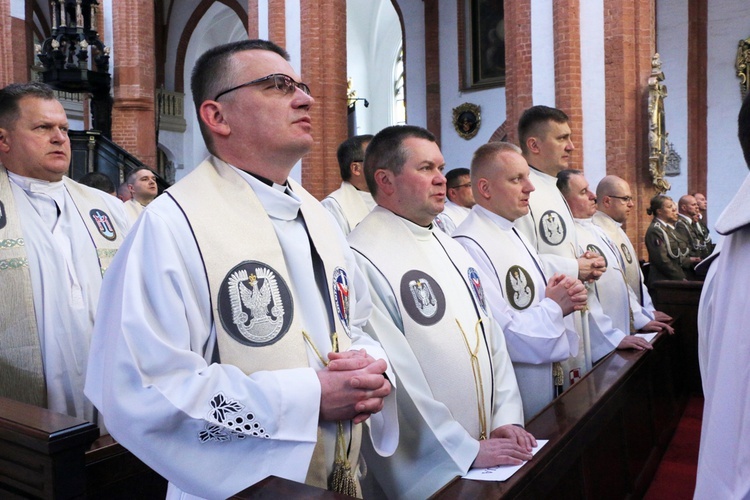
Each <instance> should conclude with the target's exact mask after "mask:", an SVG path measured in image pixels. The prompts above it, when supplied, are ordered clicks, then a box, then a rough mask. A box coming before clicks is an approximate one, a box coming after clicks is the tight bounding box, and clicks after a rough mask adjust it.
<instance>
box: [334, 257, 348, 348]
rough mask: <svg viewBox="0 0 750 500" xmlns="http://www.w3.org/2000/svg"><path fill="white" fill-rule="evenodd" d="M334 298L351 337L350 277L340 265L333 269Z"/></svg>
mask: <svg viewBox="0 0 750 500" xmlns="http://www.w3.org/2000/svg"><path fill="white" fill-rule="evenodd" d="M333 298H334V302H335V303H336V313H337V314H338V315H339V319H340V320H341V325H342V326H343V327H344V331H345V332H346V335H347V336H349V337H350V338H351V336H352V334H351V329H350V328H349V277H348V276H347V275H346V271H344V270H343V269H342V268H340V267H337V268H336V269H334V270H333Z"/></svg>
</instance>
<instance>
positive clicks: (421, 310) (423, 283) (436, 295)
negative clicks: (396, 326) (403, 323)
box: [400, 270, 445, 326]
mask: <svg viewBox="0 0 750 500" xmlns="http://www.w3.org/2000/svg"><path fill="white" fill-rule="evenodd" d="M400 291H401V302H402V303H403V304H404V309H406V312H407V313H408V314H409V317H411V319H413V320H414V321H416V322H417V323H419V324H420V325H425V326H429V325H434V324H436V323H437V322H438V321H440V320H441V319H443V315H444V314H445V294H444V293H443V290H442V288H440V285H438V283H437V281H435V279H434V278H433V277H432V276H430V275H429V274H427V273H424V272H422V271H416V270H411V271H407V272H406V273H405V274H404V276H403V277H402V278H401V290H400Z"/></svg>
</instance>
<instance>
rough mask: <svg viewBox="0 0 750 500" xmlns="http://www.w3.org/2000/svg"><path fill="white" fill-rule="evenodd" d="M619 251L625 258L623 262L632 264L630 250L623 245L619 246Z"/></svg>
mask: <svg viewBox="0 0 750 500" xmlns="http://www.w3.org/2000/svg"><path fill="white" fill-rule="evenodd" d="M620 251H621V252H622V256H623V257H625V260H626V261H628V264H632V263H633V256H632V255H631V254H630V250H629V249H628V246H627V245H626V244H625V243H623V244H622V245H620Z"/></svg>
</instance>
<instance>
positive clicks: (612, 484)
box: [0, 282, 702, 499]
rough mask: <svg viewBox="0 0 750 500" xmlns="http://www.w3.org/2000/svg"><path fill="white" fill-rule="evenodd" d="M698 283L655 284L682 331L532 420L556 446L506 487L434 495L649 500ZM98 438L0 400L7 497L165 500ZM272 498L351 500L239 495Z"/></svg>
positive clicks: (685, 370)
mask: <svg viewBox="0 0 750 500" xmlns="http://www.w3.org/2000/svg"><path fill="white" fill-rule="evenodd" d="M701 286H702V283H699V282H658V283H657V284H655V288H654V294H653V299H654V303H655V304H656V307H657V309H659V310H662V311H664V312H666V313H668V314H670V315H672V316H673V317H674V318H675V326H676V330H677V333H676V334H675V335H674V336H668V335H663V334H662V335H659V337H657V339H656V341H655V343H654V347H655V348H654V350H653V351H649V352H635V351H615V352H614V353H612V354H610V355H609V356H607V357H606V358H605V359H604V360H603V361H601V362H600V363H599V364H598V365H597V366H596V367H595V368H594V369H593V370H592V371H591V372H590V373H588V374H587V375H586V376H585V377H584V378H583V379H582V380H581V381H579V382H578V383H577V384H576V385H574V386H573V387H572V388H571V389H570V390H568V391H567V392H565V393H564V394H563V395H562V396H561V397H560V398H558V399H556V400H555V401H554V402H553V403H552V404H551V405H549V406H548V407H547V408H545V409H544V410H543V411H542V412H541V413H540V414H539V415H537V416H536V417H535V418H534V419H532V420H531V421H530V422H529V424H528V425H527V428H528V429H529V431H530V432H532V433H533V434H534V435H535V436H537V437H539V438H544V439H549V440H550V442H549V443H548V444H547V445H546V446H545V447H544V448H543V449H542V450H541V451H540V452H539V453H538V454H537V455H536V456H535V457H534V459H533V460H532V461H530V462H529V463H528V464H526V465H525V466H524V467H523V468H522V469H521V470H520V471H519V472H518V473H516V474H515V475H514V476H513V477H511V478H510V479H509V480H508V481H505V482H502V483H491V482H479V481H467V480H462V479H455V480H453V481H451V482H450V483H449V484H448V485H446V486H445V487H444V488H443V489H441V490H440V491H439V492H438V493H437V494H436V495H435V498H438V499H454V498H499V497H503V498H533V499H538V498H551V497H554V498H563V499H564V498H584V499H588V498H590V499H597V498H623V497H631V496H633V497H640V496H642V495H643V494H644V493H645V491H646V489H647V488H648V485H649V484H650V482H651V479H652V478H653V475H654V473H655V471H656V467H657V465H658V463H659V461H660V460H661V457H662V455H663V453H664V450H665V449H666V446H667V445H668V443H669V440H670V439H671V437H672V434H673V433H674V429H675V427H676V425H677V422H678V420H679V418H680V416H681V415H682V412H683V410H684V407H685V403H686V401H687V396H688V394H689V393H690V392H695V391H696V388H697V389H698V390H699V389H700V375H699V372H698V368H697V323H696V318H697V305H698V299H699V297H700V289H701ZM97 437H98V429H97V428H96V426H94V425H93V424H90V423H88V422H84V421H82V420H78V419H75V418H72V417H68V416H65V415H61V414H58V413H54V412H50V411H48V410H45V409H42V408H37V407H34V406H30V405H25V404H23V403H18V402H15V401H11V400H8V399H3V398H0V497H3V498H5V497H9V498H14V497H19V496H22V497H33V498H80V497H88V498H164V494H165V492H166V481H165V480H164V479H163V478H161V477H160V476H158V475H157V474H156V473H155V472H153V471H152V470H151V469H149V468H148V467H147V466H146V465H144V464H143V463H142V462H140V461H139V460H138V459H137V458H135V457H134V456H133V455H132V454H130V453H129V452H128V451H127V450H125V449H124V448H123V447H122V446H120V445H119V444H118V443H115V442H113V441H112V440H111V439H109V438H101V439H97ZM95 441H96V442H95ZM94 442H95V444H94V445H93V446H92V443H94ZM269 495H270V496H281V497H289V496H307V497H309V498H320V499H328V498H344V497H343V496H340V495H336V494H333V493H330V492H325V491H323V490H318V489H315V488H310V487H308V486H305V485H300V484H298V483H294V482H292V481H287V480H284V479H280V478H275V477H271V478H268V479H266V480H264V481H261V482H260V483H258V484H256V485H254V486H252V487H250V488H248V489H247V490H244V491H243V492H240V493H238V494H237V495H236V496H235V497H233V498H242V499H249V498H259V497H264V498H268V497H269Z"/></svg>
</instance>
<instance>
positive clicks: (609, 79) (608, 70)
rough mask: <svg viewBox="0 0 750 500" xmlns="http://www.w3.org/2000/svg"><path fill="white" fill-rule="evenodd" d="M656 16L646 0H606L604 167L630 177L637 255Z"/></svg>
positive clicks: (645, 192) (645, 190)
mask: <svg viewBox="0 0 750 500" xmlns="http://www.w3.org/2000/svg"><path fill="white" fill-rule="evenodd" d="M654 19H655V12H654V6H653V2H651V1H650V0H605V1H604V33H605V37H604V52H605V61H604V75H605V76H604V77H605V92H606V101H605V102H606V110H605V113H606V118H605V119H606V137H607V173H608V174H614V175H617V176H620V177H622V178H623V179H625V180H626V181H628V183H630V187H631V191H632V192H633V196H634V197H635V207H634V209H633V213H632V214H631V216H630V219H629V220H628V223H627V224H626V225H625V230H626V232H627V233H628V236H629V237H630V239H631V241H632V242H633V245H634V247H635V249H636V251H637V252H638V255H639V258H641V259H647V257H648V255H647V253H646V250H645V245H644V243H643V237H644V235H645V234H646V229H647V227H648V225H649V224H650V222H651V217H649V216H648V215H647V214H646V208H647V207H648V206H649V202H650V200H651V197H652V196H653V195H654V194H655V190H654V188H653V187H652V185H651V178H650V176H649V173H648V149H647V137H646V134H647V130H648V122H647V120H648V117H647V116H646V115H647V113H646V108H647V106H648V77H649V75H650V74H651V56H652V55H653V51H654V47H655V46H656V32H655V31H656V30H655V27H654V21H653V20H654Z"/></svg>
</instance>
